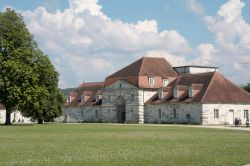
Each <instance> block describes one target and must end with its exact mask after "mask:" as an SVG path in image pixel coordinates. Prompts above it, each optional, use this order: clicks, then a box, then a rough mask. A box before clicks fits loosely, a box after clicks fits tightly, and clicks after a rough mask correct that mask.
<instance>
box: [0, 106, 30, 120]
mask: <svg viewBox="0 0 250 166" xmlns="http://www.w3.org/2000/svg"><path fill="white" fill-rule="evenodd" d="M5 118H6V110H5V107H4V106H3V105H2V104H0V124H3V123H5ZM11 122H12V123H30V122H31V121H30V118H26V117H24V116H23V115H22V114H21V113H20V112H19V111H15V112H12V113H11Z"/></svg>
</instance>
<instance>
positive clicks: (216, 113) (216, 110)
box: [214, 109, 219, 118]
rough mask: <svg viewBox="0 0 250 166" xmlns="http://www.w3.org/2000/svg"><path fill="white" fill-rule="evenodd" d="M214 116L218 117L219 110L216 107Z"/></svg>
mask: <svg viewBox="0 0 250 166" xmlns="http://www.w3.org/2000/svg"><path fill="white" fill-rule="evenodd" d="M214 118H219V110H218V109H215V110H214Z"/></svg>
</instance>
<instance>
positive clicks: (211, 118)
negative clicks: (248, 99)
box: [202, 103, 250, 125]
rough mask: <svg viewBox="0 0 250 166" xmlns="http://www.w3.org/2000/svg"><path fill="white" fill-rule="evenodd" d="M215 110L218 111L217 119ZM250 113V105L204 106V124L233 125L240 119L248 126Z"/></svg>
mask: <svg viewBox="0 0 250 166" xmlns="http://www.w3.org/2000/svg"><path fill="white" fill-rule="evenodd" d="M215 110H218V117H215ZM249 111H250V104H240V103H235V104H223V103H221V104H202V118H203V121H202V124H203V125H207V124H214V125H217V124H220V125H226V124H229V125H232V124H234V119H235V118H240V119H241V121H242V124H246V120H247V118H249Z"/></svg>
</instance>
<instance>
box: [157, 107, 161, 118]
mask: <svg viewBox="0 0 250 166" xmlns="http://www.w3.org/2000/svg"><path fill="white" fill-rule="evenodd" d="M158 118H159V119H161V109H159V110H158Z"/></svg>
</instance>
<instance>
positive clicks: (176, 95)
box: [173, 88, 178, 99]
mask: <svg viewBox="0 0 250 166" xmlns="http://www.w3.org/2000/svg"><path fill="white" fill-rule="evenodd" d="M173 93H174V96H173V97H174V98H175V99H177V98H178V92H177V88H174V89H173Z"/></svg>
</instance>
